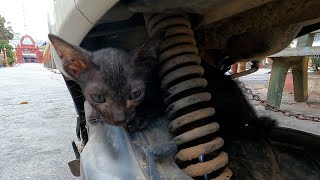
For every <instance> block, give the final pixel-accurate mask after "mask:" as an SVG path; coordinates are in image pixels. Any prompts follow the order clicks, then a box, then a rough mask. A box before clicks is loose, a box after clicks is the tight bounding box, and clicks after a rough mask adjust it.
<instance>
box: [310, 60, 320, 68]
mask: <svg viewBox="0 0 320 180" xmlns="http://www.w3.org/2000/svg"><path fill="white" fill-rule="evenodd" d="M311 60H312V66H313V68H314V71H315V72H318V71H319V67H320V57H312V58H311Z"/></svg>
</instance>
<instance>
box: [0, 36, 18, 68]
mask: <svg viewBox="0 0 320 180" xmlns="http://www.w3.org/2000/svg"><path fill="white" fill-rule="evenodd" d="M4 50H5V51H6V54H7V60H8V63H9V65H10V66H11V65H12V64H13V63H14V62H15V61H16V60H15V58H14V54H13V51H12V50H13V47H12V46H11V45H10V44H9V43H8V42H7V41H5V40H0V51H4ZM4 63H6V62H4Z"/></svg>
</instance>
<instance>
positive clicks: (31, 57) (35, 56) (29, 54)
mask: <svg viewBox="0 0 320 180" xmlns="http://www.w3.org/2000/svg"><path fill="white" fill-rule="evenodd" d="M16 56H17V62H18V63H26V62H35V63H43V55H42V52H41V51H40V49H39V47H38V46H37V45H36V43H35V42H34V40H33V38H32V37H31V36H29V35H24V36H22V37H21V39H20V44H18V46H17V51H16Z"/></svg>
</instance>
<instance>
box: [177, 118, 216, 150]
mask: <svg viewBox="0 0 320 180" xmlns="http://www.w3.org/2000/svg"><path fill="white" fill-rule="evenodd" d="M219 128H220V126H219V124H218V123H216V122H213V123H210V124H207V125H204V126H201V127H198V128H194V129H192V130H190V131H187V132H185V133H182V134H180V135H178V136H176V137H175V138H173V140H172V141H173V142H175V143H176V144H177V145H181V144H184V143H186V142H189V141H192V140H195V139H198V138H200V137H204V136H206V135H209V134H212V133H214V132H217V131H218V130H219Z"/></svg>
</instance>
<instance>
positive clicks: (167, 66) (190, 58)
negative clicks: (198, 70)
mask: <svg viewBox="0 0 320 180" xmlns="http://www.w3.org/2000/svg"><path fill="white" fill-rule="evenodd" d="M187 63H192V64H198V65H199V64H200V63H201V59H200V57H199V56H198V55H196V54H185V55H182V56H177V57H174V58H172V59H170V61H166V62H165V63H164V64H163V65H162V68H161V70H160V72H159V75H160V77H163V76H164V75H165V73H166V72H168V71H169V70H171V69H173V68H174V67H176V66H179V65H183V64H187Z"/></svg>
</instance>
